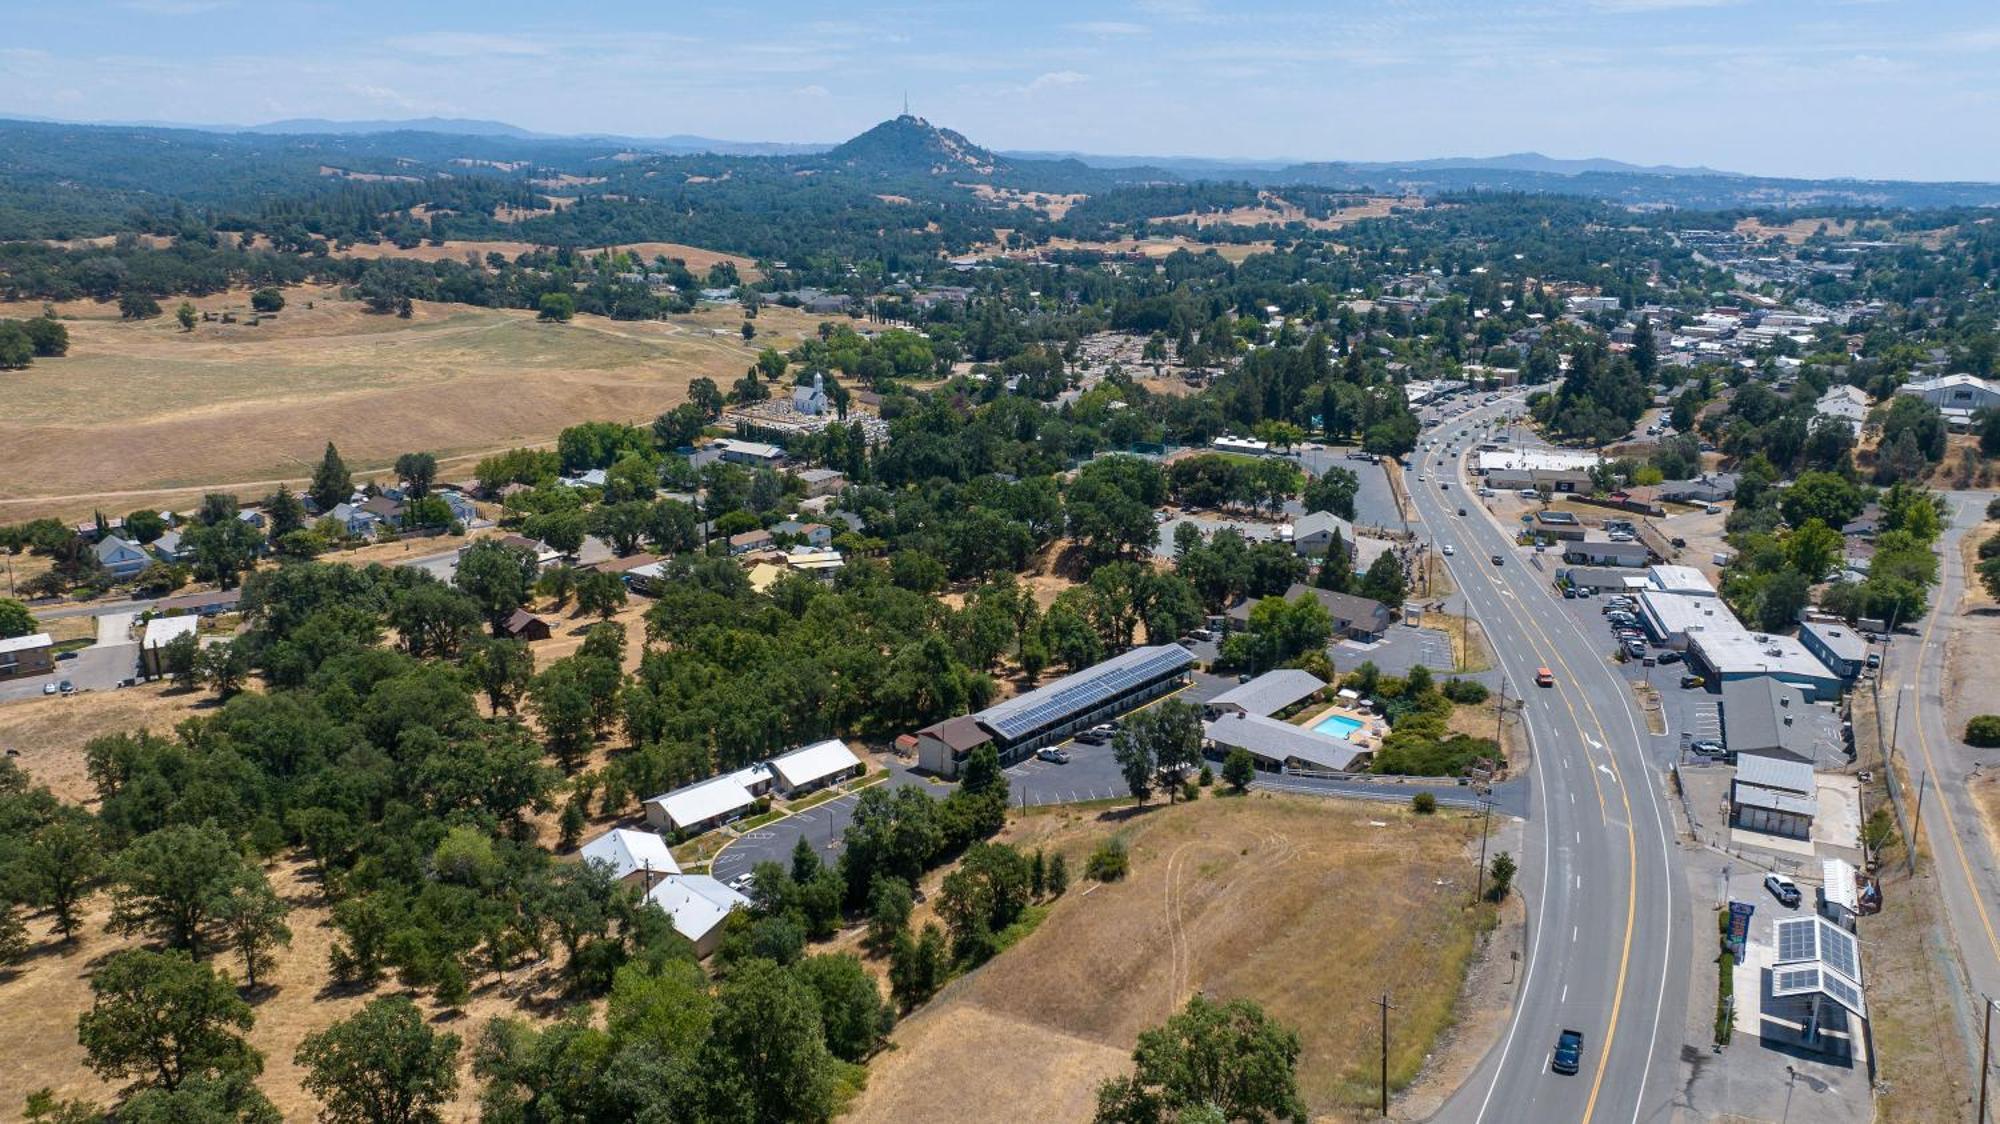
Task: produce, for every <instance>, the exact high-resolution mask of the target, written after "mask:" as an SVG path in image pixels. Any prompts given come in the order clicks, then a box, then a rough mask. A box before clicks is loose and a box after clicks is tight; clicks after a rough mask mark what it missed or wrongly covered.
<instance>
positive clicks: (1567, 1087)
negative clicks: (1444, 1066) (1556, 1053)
mask: <svg viewBox="0 0 2000 1124" xmlns="http://www.w3.org/2000/svg"><path fill="white" fill-rule="evenodd" d="M1514 405H1515V402H1514V400H1513V399H1511V398H1509V399H1503V400H1501V401H1500V402H1499V403H1496V404H1494V405H1491V406H1484V407H1481V408H1479V409H1477V410H1474V411H1472V412H1470V413H1467V414H1464V415H1461V416H1458V417H1454V418H1452V419H1451V420H1449V421H1448V422H1446V423H1444V426H1443V428H1445V429H1448V430H1449V431H1451V432H1453V433H1456V431H1458V430H1459V429H1478V428H1480V427H1481V426H1482V425H1484V424H1485V423H1486V421H1487V420H1488V419H1490V418H1491V417H1493V416H1495V415H1497V414H1498V413H1500V412H1503V411H1506V410H1509V409H1512V408H1513V406H1514ZM1473 444H1475V443H1474V442H1470V441H1468V442H1464V443H1462V445H1461V447H1462V448H1469V447H1470V446H1471V445H1473ZM1416 463H1417V465H1418V466H1419V468H1418V471H1419V472H1422V473H1424V474H1426V475H1429V476H1430V477H1431V480H1430V481H1429V482H1427V483H1422V484H1416V485H1414V486H1413V489H1412V491H1413V497H1414V500H1415V508H1416V514H1417V522H1418V524H1419V527H1418V529H1419V531H1420V532H1421V533H1424V534H1427V535H1428V536H1429V537H1430V538H1431V539H1432V541H1433V543H1434V544H1435V545H1437V546H1439V547H1442V546H1444V545H1446V544H1450V545H1452V546H1453V548H1454V554H1453V556H1452V557H1450V558H1441V559H1440V562H1442V563H1443V564H1444V565H1446V566H1448V567H1449V568H1450V571H1451V575H1452V578H1453V580H1454V582H1455V584H1456V585H1457V586H1458V588H1459V589H1460V590H1461V591H1462V593H1463V596H1464V598H1465V600H1466V604H1467V605H1468V607H1469V608H1470V611H1471V612H1472V614H1473V615H1474V616H1475V617H1476V618H1477V619H1478V620H1479V622H1480V624H1481V625H1482V627H1484V629H1485V630H1486V633H1487V635H1488V636H1489V637H1490V638H1492V640H1493V647H1494V649H1495V652H1496V658H1497V660H1498V662H1499V665H1500V671H1501V673H1502V676H1503V678H1504V680H1505V682H1506V684H1507V687H1508V691H1509V693H1510V694H1512V695H1515V696H1516V697H1520V696H1521V695H1522V694H1523V692H1525V693H1526V699H1527V702H1526V705H1525V706H1524V710H1523V713H1524V714H1525V715H1526V718H1527V724H1528V731H1529V740H1530V744H1531V746H1532V753H1533V763H1532V767H1531V769H1530V774H1531V782H1530V784H1529V785H1528V788H1529V804H1530V808H1531V812H1530V819H1531V822H1530V824H1529V825H1528V827H1527V830H1526V832H1525V836H1526V846H1525V847H1524V851H1525V854H1524V855H1523V856H1522V857H1521V872H1520V874H1519V875H1517V876H1516V880H1515V885H1516V886H1517V887H1519V888H1520V891H1521V892H1522V894H1523V895H1524V898H1525V902H1526V907H1527V910H1528V932H1527V938H1526V939H1527V950H1528V951H1527V956H1526V960H1525V963H1524V965H1523V969H1522V971H1523V975H1522V983H1521V990H1520V992H1519V995H1518V996H1517V999H1516V1003H1515V1009H1514V1014H1513V1017H1512V1019H1511V1021H1510V1022H1509V1023H1508V1026H1507V1029H1506V1031H1505V1032H1504V1034H1503V1037H1502V1038H1501V1040H1500V1042H1499V1043H1498V1044H1497V1045H1496V1046H1495V1047H1494V1048H1493V1049H1492V1050H1491V1051H1490V1052H1489V1054H1488V1055H1487V1057H1486V1058H1485V1059H1483V1060H1482V1061H1481V1063H1480V1065H1479V1066H1478V1068H1477V1069H1476V1070H1475V1071H1474V1073H1473V1074H1472V1076H1471V1077H1470V1078H1469V1079H1468V1080H1467V1081H1466V1082H1465V1083H1464V1084H1463V1085H1462V1086H1461V1087H1460V1089H1459V1090H1458V1092H1457V1093H1456V1094H1455V1095H1454V1096H1453V1097H1452V1098H1451V1100H1449V1101H1448V1102H1447V1103H1446V1105H1445V1107H1444V1109H1443V1110H1442V1111H1441V1112H1440V1113H1439V1115H1438V1119H1440V1120H1452V1121H1468V1120H1469V1121H1488V1120H1490V1121H1496V1122H1499V1121H1516V1120H1537V1121H1542V1120H1548V1121H1556V1120H1583V1121H1588V1120H1606V1121H1619V1122H1621V1124H1622V1122H1624V1121H1634V1122H1636V1121H1642V1120H1670V1119H1672V1118H1673V1114H1674V1111H1675V1107H1674V1106H1675V1101H1676V1098H1677V1095H1678V1092H1679V1089H1680V1087H1681V1081H1680V1071H1679V1056H1680V1050H1681V1032H1682V1026H1683V1023H1684V1014H1685V1011H1686V1003H1687V1001H1688V998H1687V986H1688V983H1687V981H1688V961H1689V956H1690V951H1691V950H1690V948H1689V941H1688V924H1687V916H1688V915H1687V912H1686V911H1687V904H1688V895H1687V893H1686V891H1685V887H1684V885H1683V882H1684V878H1683V875H1682V872H1681V870H1680V860H1679V854H1678V848H1677V845H1676V842H1675V835H1674V828H1673V823H1672V817H1671V813H1670V811H1669V809H1668V808H1667V805H1666V802H1665V800H1664V799H1663V798H1662V796H1661V792H1660V787H1661V786H1660V774H1659V772H1658V757H1659V755H1660V753H1661V752H1662V751H1661V749H1660V748H1659V747H1657V746H1655V745H1654V744H1653V743H1654V739H1653V737H1652V736H1651V735H1650V734H1649V733H1647V732H1646V729H1645V726H1644V722H1643V716H1642V715H1640V714H1639V712H1638V709H1637V707H1636V705H1635V703H1634V700H1633V693H1632V691H1631V688H1630V686H1629V685H1628V684H1627V683H1626V682H1625V681H1624V680H1623V678H1622V676H1620V675H1619V674H1618V673H1617V672H1616V671H1615V669H1614V665H1612V664H1611V663H1610V662H1609V661H1608V660H1607V658H1606V656H1607V648H1608V645H1607V644H1606V643H1605V642H1604V640H1603V638H1602V637H1598V636H1594V635H1591V634H1590V633H1588V632H1586V631H1585V630H1584V629H1583V628H1581V627H1579V624H1578V622H1577V620H1576V619H1575V618H1573V617H1572V616H1571V615H1570V614H1568V613H1566V612H1564V611H1563V605H1562V600H1561V598H1560V597H1559V596H1558V595H1556V594H1555V592H1554V590H1553V587H1552V584H1551V583H1552V579H1553V577H1554V574H1553V572H1552V570H1550V569H1549V568H1548V565H1549V564H1548V563H1547V562H1546V560H1544V564H1543V565H1542V566H1537V565H1535V561H1536V556H1535V555H1534V554H1533V553H1532V552H1530V551H1526V550H1524V549H1522V548H1520V547H1517V546H1515V545H1514V543H1513V541H1512V537H1511V534H1510V533H1509V532H1508V530H1507V529H1506V528H1504V527H1503V526H1502V525H1501V524H1500V523H1499V522H1498V521H1497V520H1495V519H1494V518H1492V517H1491V516H1490V515H1488V514H1487V512H1486V510H1485V508H1484V507H1483V505H1482V506H1479V507H1472V506H1471V505H1468V508H1469V511H1468V514H1467V515H1466V516H1464V517H1460V516H1458V515H1457V514H1456V511H1457V508H1458V505H1459V503H1460V502H1461V500H1462V497H1464V496H1465V494H1466V493H1467V492H1469V491H1470V490H1471V486H1472V484H1473V481H1472V479H1471V478H1470V477H1469V476H1467V475H1466V474H1465V471H1464V462H1463V453H1461V454H1459V455H1458V456H1456V457H1453V458H1446V457H1445V456H1443V454H1442V450H1441V449H1430V450H1420V452H1419V454H1418V459H1417V461H1416ZM1440 479H1448V480H1450V481H1451V482H1452V484H1453V488H1452V490H1451V491H1450V492H1449V493H1441V492H1440V491H1439V489H1438V481H1439V480H1440ZM1495 555H1498V556H1499V557H1500V558H1501V562H1500V563H1499V564H1498V565H1495V564H1494V563H1492V562H1491V561H1489V559H1490V558H1492V557H1493V556H1495ZM1543 667H1547V668H1549V669H1550V670H1551V671H1552V672H1553V673H1554V677H1555V680H1556V683H1555V685H1554V686H1553V687H1548V688H1538V687H1535V686H1534V685H1533V684H1534V682H1535V677H1536V673H1537V671H1538V669H1540V668H1543ZM1565 1027H1570V1028H1574V1029H1577V1030H1580V1031H1582V1032H1583V1034H1584V1064H1583V1067H1582V1070H1581V1072H1580V1073H1578V1074H1577V1075H1576V1076H1574V1077H1563V1076H1559V1075H1556V1074H1554V1073H1552V1072H1550V1071H1549V1069H1548V1060H1549V1055H1550V1051H1551V1048H1552V1047H1553V1045H1554V1042H1555V1038H1556V1034H1557V1032H1558V1031H1559V1030H1561V1029H1563V1028H1565Z"/></svg>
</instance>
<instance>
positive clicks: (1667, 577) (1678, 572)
mask: <svg viewBox="0 0 2000 1124" xmlns="http://www.w3.org/2000/svg"><path fill="white" fill-rule="evenodd" d="M1646 584H1647V585H1650V586H1652V587H1653V588H1654V589H1657V590H1659V591H1660V592H1662V593H1678V594H1682V595H1683V596H1687V597H1714V596H1716V592H1715V583H1714V582H1711V581H1709V580H1708V575H1707V574H1704V573H1702V572H1701V571H1700V570H1697V569H1695V568H1694V567H1693V566H1648V567H1647V568H1646Z"/></svg>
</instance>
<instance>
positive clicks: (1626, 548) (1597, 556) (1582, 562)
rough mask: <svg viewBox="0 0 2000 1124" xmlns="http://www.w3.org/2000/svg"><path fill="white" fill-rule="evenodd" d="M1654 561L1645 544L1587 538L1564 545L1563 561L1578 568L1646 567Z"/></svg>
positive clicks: (1650, 551)
mask: <svg viewBox="0 0 2000 1124" xmlns="http://www.w3.org/2000/svg"><path fill="white" fill-rule="evenodd" d="M1652 560H1653V551H1652V549H1651V548H1650V547H1648V546H1647V545H1646V544H1645V543H1642V542H1637V541H1632V542H1620V541H1614V540H1611V539H1597V538H1586V539H1584V540H1583V541H1582V542H1570V543H1565V544H1563V561H1565V562H1568V563H1571V564H1572V565H1578V566H1644V565H1646V564H1647V563H1649V562H1651V561H1652Z"/></svg>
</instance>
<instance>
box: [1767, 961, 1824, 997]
mask: <svg viewBox="0 0 2000 1124" xmlns="http://www.w3.org/2000/svg"><path fill="white" fill-rule="evenodd" d="M1819 978H1820V971H1819V969H1818V968H1780V969H1778V970H1777V971H1775V972H1773V973H1771V995H1772V996H1773V997H1774V998H1778V999H1783V998H1784V997H1785V996H1788V995H1804V994H1805V993H1806V992H1809V991H1818V990H1819Z"/></svg>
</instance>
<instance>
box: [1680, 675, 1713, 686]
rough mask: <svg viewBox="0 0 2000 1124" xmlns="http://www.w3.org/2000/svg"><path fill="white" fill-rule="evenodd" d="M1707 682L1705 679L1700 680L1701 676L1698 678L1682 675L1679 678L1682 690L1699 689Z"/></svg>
mask: <svg viewBox="0 0 2000 1124" xmlns="http://www.w3.org/2000/svg"><path fill="white" fill-rule="evenodd" d="M1707 682H1708V680H1706V679H1703V678H1702V677H1701V676H1699V675H1683V676H1681V686H1682V687H1683V688H1685V689H1692V688H1695V687H1700V686H1702V685H1704V684H1706V683H1707Z"/></svg>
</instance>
